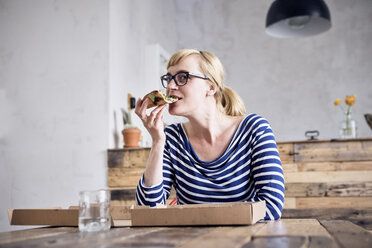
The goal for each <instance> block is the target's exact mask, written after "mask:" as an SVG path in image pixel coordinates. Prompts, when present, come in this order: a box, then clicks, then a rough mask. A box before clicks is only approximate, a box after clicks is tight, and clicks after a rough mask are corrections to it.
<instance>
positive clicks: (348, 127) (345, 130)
mask: <svg viewBox="0 0 372 248" xmlns="http://www.w3.org/2000/svg"><path fill="white" fill-rule="evenodd" d="M356 136H357V126H356V121H355V120H354V119H353V118H352V116H351V111H347V112H346V113H345V118H344V120H343V121H342V122H341V128H340V137H341V139H352V138H356Z"/></svg>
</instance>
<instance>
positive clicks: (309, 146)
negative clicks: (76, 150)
mask: <svg viewBox="0 0 372 248" xmlns="http://www.w3.org/2000/svg"><path fill="white" fill-rule="evenodd" d="M278 149H279V153H280V157H281V160H282V164H283V171H284V177H285V185H286V192H285V196H286V197H285V204H284V208H285V209H316V208H324V209H326V208H328V209H329V208H334V209H336V208H337V209H340V208H341V209H342V208H354V209H372V138H370V139H368V138H366V139H350V140H321V141H298V142H278ZM149 151H150V149H149V148H142V149H125V150H124V149H110V150H108V186H109V187H110V188H111V189H112V199H113V201H114V203H116V204H125V205H127V204H133V203H134V195H135V188H136V186H137V184H138V181H139V179H140V177H141V176H142V173H143V171H144V168H145V166H146V161H147V158H148V155H149ZM172 194H173V195H172V196H171V197H170V200H172V199H174V197H175V195H174V193H172Z"/></svg>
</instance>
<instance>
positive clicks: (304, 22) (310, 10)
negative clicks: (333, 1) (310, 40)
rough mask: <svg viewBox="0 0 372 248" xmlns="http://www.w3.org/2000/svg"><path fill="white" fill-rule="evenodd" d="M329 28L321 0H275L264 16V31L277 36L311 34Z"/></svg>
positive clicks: (326, 9) (327, 11)
mask: <svg viewBox="0 0 372 248" xmlns="http://www.w3.org/2000/svg"><path fill="white" fill-rule="evenodd" d="M330 28H331V15H330V13H329V10H328V7H327V5H326V4H325V2H324V1H323V0H275V1H274V2H273V3H272V4H271V6H270V9H269V11H268V13H267V16H266V33H267V34H268V35H271V36H274V37H278V38H290V37H306V36H312V35H316V34H320V33H322V32H325V31H327V30H328V29H330Z"/></svg>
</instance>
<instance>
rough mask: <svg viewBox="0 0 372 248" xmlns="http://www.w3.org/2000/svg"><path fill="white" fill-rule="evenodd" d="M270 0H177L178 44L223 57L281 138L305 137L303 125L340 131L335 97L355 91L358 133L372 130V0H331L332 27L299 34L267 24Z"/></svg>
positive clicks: (251, 105)
mask: <svg viewBox="0 0 372 248" xmlns="http://www.w3.org/2000/svg"><path fill="white" fill-rule="evenodd" d="M272 2H273V1H272V0H265V1H246V0H231V1H225V0H189V1H183V0H176V3H177V17H178V18H177V27H178V29H177V30H178V35H179V39H178V47H179V48H183V47H191V48H197V49H205V50H209V51H211V52H213V53H215V54H216V55H217V56H218V57H219V58H220V59H221V60H222V62H223V64H224V65H225V69H226V74H227V80H226V81H227V85H230V86H231V87H232V88H233V89H235V90H236V91H237V92H239V94H240V95H241V96H242V98H243V99H244V101H245V105H246V108H247V110H248V112H253V113H258V114H260V115H262V116H264V117H266V118H267V119H268V120H269V122H270V123H271V124H272V127H273V129H274V132H275V134H276V138H277V140H279V141H287V140H303V139H305V136H304V133H305V131H306V130H319V131H320V138H321V139H329V138H338V131H339V123H340V122H341V120H342V118H343V114H342V112H341V110H340V109H337V108H335V107H334V106H333V101H334V100H335V99H336V98H342V99H344V97H345V96H346V95H351V94H356V103H355V106H354V108H353V117H355V119H356V121H357V125H358V134H359V137H371V136H372V130H371V129H370V128H369V127H368V126H367V124H366V122H365V120H364V117H363V114H365V113H372V70H371V68H372V60H371V58H372V46H371V40H372V28H371V25H372V1H370V0H354V1H350V0H326V1H325V2H326V3H327V4H328V6H329V9H330V12H331V16H332V24H333V26H332V28H331V29H330V30H329V31H328V32H326V33H323V34H320V35H318V36H314V37H308V38H302V39H284V40H282V39H277V38H272V37H269V36H267V35H266V34H265V32H264V25H265V18H266V14H267V11H268V9H269V6H270V4H271V3H272Z"/></svg>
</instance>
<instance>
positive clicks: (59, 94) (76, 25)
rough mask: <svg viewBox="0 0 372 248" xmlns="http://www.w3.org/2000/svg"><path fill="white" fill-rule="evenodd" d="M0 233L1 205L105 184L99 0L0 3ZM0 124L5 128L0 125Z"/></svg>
mask: <svg viewBox="0 0 372 248" xmlns="http://www.w3.org/2000/svg"><path fill="white" fill-rule="evenodd" d="M0 3H1V5H0V30H1V36H0V58H1V59H0V63H1V66H0V80H1V85H0V92H1V93H0V99H1V101H0V102H2V103H3V102H5V103H6V105H5V107H3V106H2V107H1V114H0V116H1V123H2V126H1V127H2V129H3V130H5V127H4V126H6V131H3V132H0V133H1V137H0V154H1V159H0V166H1V169H0V170H1V173H0V175H1V176H0V184H1V187H0V188H1V191H0V199H1V206H0V231H4V230H8V229H10V227H9V225H8V217H7V209H8V208H34V207H48V206H62V207H67V206H70V205H76V204H77V202H78V192H79V191H80V190H83V189H97V188H103V187H105V186H106V171H107V170H106V168H105V167H106V164H105V160H106V159H105V149H106V148H107V147H108V140H109V139H108V35H107V34H108V21H109V20H108V5H107V4H106V1H103V0H98V1H97V0H96V1H90V0H89V1H88V0H87V1H13V0H12V1H1V2H0ZM3 127H4V128H3Z"/></svg>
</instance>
